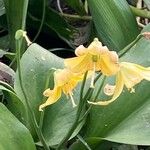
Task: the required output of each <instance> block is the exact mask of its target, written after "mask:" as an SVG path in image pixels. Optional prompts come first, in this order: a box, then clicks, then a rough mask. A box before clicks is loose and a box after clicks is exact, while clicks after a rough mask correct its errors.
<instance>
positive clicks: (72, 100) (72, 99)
mask: <svg viewBox="0 0 150 150" xmlns="http://www.w3.org/2000/svg"><path fill="white" fill-rule="evenodd" d="M72 95H73V93H71V92H70V93H69V96H70V99H71V102H72V106H73V108H74V107H76V106H77V105H76V104H75V102H74V98H73V96H72Z"/></svg>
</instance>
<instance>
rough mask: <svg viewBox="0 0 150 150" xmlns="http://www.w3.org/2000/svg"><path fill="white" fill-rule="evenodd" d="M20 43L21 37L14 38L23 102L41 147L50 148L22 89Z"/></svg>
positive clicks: (46, 149)
mask: <svg viewBox="0 0 150 150" xmlns="http://www.w3.org/2000/svg"><path fill="white" fill-rule="evenodd" d="M21 45H22V38H21V39H16V53H17V67H18V76H19V82H20V87H21V90H22V93H23V95H24V98H25V102H26V105H27V108H28V110H29V113H30V115H31V121H32V123H33V126H34V128H35V131H36V133H37V135H38V137H39V140H40V141H41V143H42V144H43V147H44V149H45V150H50V149H49V147H48V145H47V143H46V141H45V139H44V137H43V134H42V132H41V130H40V128H39V126H38V124H37V121H36V117H35V115H34V112H33V111H32V108H31V107H30V103H29V101H28V98H27V95H26V92H25V89H24V86H23V82H22V75H21V66H20V49H21Z"/></svg>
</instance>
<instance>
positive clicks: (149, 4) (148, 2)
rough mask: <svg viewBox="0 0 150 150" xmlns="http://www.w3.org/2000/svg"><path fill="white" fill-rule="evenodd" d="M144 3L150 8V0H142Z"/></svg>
mask: <svg viewBox="0 0 150 150" xmlns="http://www.w3.org/2000/svg"><path fill="white" fill-rule="evenodd" d="M144 3H145V4H146V6H147V7H148V9H150V1H149V0H144Z"/></svg>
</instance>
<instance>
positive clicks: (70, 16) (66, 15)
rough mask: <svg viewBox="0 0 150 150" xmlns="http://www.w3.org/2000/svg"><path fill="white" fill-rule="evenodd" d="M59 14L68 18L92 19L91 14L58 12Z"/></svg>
mask: <svg viewBox="0 0 150 150" xmlns="http://www.w3.org/2000/svg"><path fill="white" fill-rule="evenodd" d="M59 14H60V15H61V16H63V17H66V18H70V19H76V20H85V21H90V20H92V16H79V15H72V14H66V13H59Z"/></svg>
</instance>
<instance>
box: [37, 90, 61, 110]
mask: <svg viewBox="0 0 150 150" xmlns="http://www.w3.org/2000/svg"><path fill="white" fill-rule="evenodd" d="M60 97H61V88H60V87H55V88H54V89H53V90H50V95H49V98H48V99H47V100H46V102H45V103H44V104H42V105H40V107H39V111H43V110H42V109H43V108H44V107H46V106H48V105H51V104H53V103H55V102H56V101H57V100H58V99H59V98H60Z"/></svg>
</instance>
